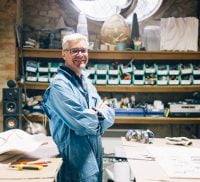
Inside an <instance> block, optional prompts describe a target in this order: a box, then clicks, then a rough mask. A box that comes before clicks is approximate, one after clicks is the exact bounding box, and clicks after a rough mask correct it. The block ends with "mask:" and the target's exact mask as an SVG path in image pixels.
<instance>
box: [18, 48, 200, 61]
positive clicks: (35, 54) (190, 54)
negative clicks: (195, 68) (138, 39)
mask: <svg viewBox="0 0 200 182" xmlns="http://www.w3.org/2000/svg"><path fill="white" fill-rule="evenodd" d="M19 56H20V57H21V55H19ZM23 56H24V57H32V58H61V50H59V49H31V48H24V49H23ZM89 58H90V59H101V60H102V61H103V60H104V59H111V60H112V59H113V60H121V61H123V60H129V59H145V60H175V59H180V60H188V59H191V60H200V52H199V51H198V52H194V51H187V52H181V51H89Z"/></svg>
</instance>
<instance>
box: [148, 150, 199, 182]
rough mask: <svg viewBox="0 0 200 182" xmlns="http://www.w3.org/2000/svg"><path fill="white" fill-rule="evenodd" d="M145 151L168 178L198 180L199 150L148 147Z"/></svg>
mask: <svg viewBox="0 0 200 182" xmlns="http://www.w3.org/2000/svg"><path fill="white" fill-rule="evenodd" d="M147 149H148V151H149V152H150V153H151V154H152V155H153V156H154V157H155V159H156V161H157V162H158V163H159V165H160V166H161V167H162V169H163V170H164V171H165V172H166V173H167V175H168V176H169V177H170V178H199V179H200V148H189V147H184V146H178V147H177V146H173V147H164V146H163V147H157V146H148V147H147Z"/></svg>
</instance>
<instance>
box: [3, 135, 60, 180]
mask: <svg viewBox="0 0 200 182" xmlns="http://www.w3.org/2000/svg"><path fill="white" fill-rule="evenodd" d="M45 140H46V143H47V144H45V145H41V146H40V147H39V148H38V149H37V150H36V151H34V152H32V153H26V154H23V155H14V156H13V154H10V156H11V158H8V159H7V160H5V161H2V162H0V181H4V182H16V181H19V182H55V180H56V177H57V173H58V171H59V169H60V167H61V165H62V159H61V158H59V157H58V155H59V153H58V150H57V147H56V145H55V143H54V142H53V140H52V138H51V137H46V138H45ZM36 160H40V161H48V166H47V167H43V169H42V170H22V171H18V170H17V169H15V168H9V167H8V165H9V164H10V163H13V162H15V161H36Z"/></svg>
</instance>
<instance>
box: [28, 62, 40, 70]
mask: <svg viewBox="0 0 200 182" xmlns="http://www.w3.org/2000/svg"><path fill="white" fill-rule="evenodd" d="M37 69H38V62H36V61H26V71H28V72H37Z"/></svg>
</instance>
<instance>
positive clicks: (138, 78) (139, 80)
mask: <svg viewBox="0 0 200 182" xmlns="http://www.w3.org/2000/svg"><path fill="white" fill-rule="evenodd" d="M133 84H134V85H144V76H143V75H134V76H133Z"/></svg>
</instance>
